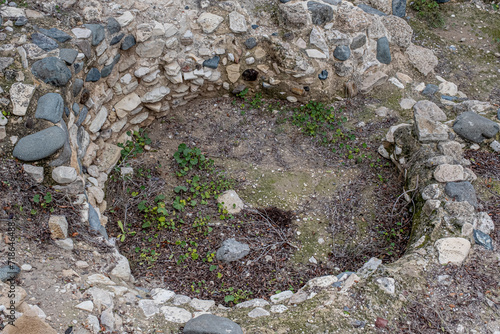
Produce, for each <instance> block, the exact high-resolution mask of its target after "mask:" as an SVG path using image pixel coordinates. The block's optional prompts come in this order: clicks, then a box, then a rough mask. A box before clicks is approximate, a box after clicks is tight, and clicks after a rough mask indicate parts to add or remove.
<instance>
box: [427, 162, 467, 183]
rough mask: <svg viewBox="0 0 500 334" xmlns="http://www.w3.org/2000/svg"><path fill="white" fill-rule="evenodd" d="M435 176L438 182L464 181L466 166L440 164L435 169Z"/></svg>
mask: <svg viewBox="0 0 500 334" xmlns="http://www.w3.org/2000/svg"><path fill="white" fill-rule="evenodd" d="M434 178H435V179H436V180H437V181H438V182H455V181H463V180H464V168H463V167H462V166H461V165H449V164H443V165H439V166H437V168H436V170H434Z"/></svg>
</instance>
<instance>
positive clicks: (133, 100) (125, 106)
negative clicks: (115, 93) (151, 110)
mask: <svg viewBox="0 0 500 334" xmlns="http://www.w3.org/2000/svg"><path fill="white" fill-rule="evenodd" d="M140 104H141V98H140V97H139V95H137V94H136V93H131V94H129V95H127V96H125V97H124V98H123V99H121V100H120V101H119V102H118V103H117V104H115V112H116V115H117V116H118V117H119V118H123V117H125V116H127V114H128V113H129V112H131V111H132V110H134V109H136V108H137V107H138V106H139V105H140Z"/></svg>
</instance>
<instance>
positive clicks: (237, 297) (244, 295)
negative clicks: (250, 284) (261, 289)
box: [221, 287, 253, 304]
mask: <svg viewBox="0 0 500 334" xmlns="http://www.w3.org/2000/svg"><path fill="white" fill-rule="evenodd" d="M221 291H222V292H224V293H227V295H226V296H225V297H224V301H225V302H226V303H229V302H233V303H234V304H238V303H239V302H241V301H244V300H247V299H248V298H250V296H251V295H253V293H252V292H251V291H248V290H242V289H238V291H234V288H233V287H229V288H227V289H221Z"/></svg>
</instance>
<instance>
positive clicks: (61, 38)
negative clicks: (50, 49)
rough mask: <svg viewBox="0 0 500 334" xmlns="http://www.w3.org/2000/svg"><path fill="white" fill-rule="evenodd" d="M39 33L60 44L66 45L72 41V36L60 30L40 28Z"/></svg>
mask: <svg viewBox="0 0 500 334" xmlns="http://www.w3.org/2000/svg"><path fill="white" fill-rule="evenodd" d="M38 31H39V32H40V33H41V34H44V35H45V36H48V37H50V38H52V39H55V40H56V41H58V42H59V43H64V42H67V41H69V40H70V39H71V36H70V35H68V34H67V33H65V32H64V31H62V30H59V29H57V28H50V29H43V28H39V29H38Z"/></svg>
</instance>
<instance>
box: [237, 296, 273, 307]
mask: <svg viewBox="0 0 500 334" xmlns="http://www.w3.org/2000/svg"><path fill="white" fill-rule="evenodd" d="M267 305H269V302H268V301H267V300H264V299H261V298H255V299H250V300H247V301H246V302H243V303H239V304H236V308H249V307H263V306H267Z"/></svg>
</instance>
